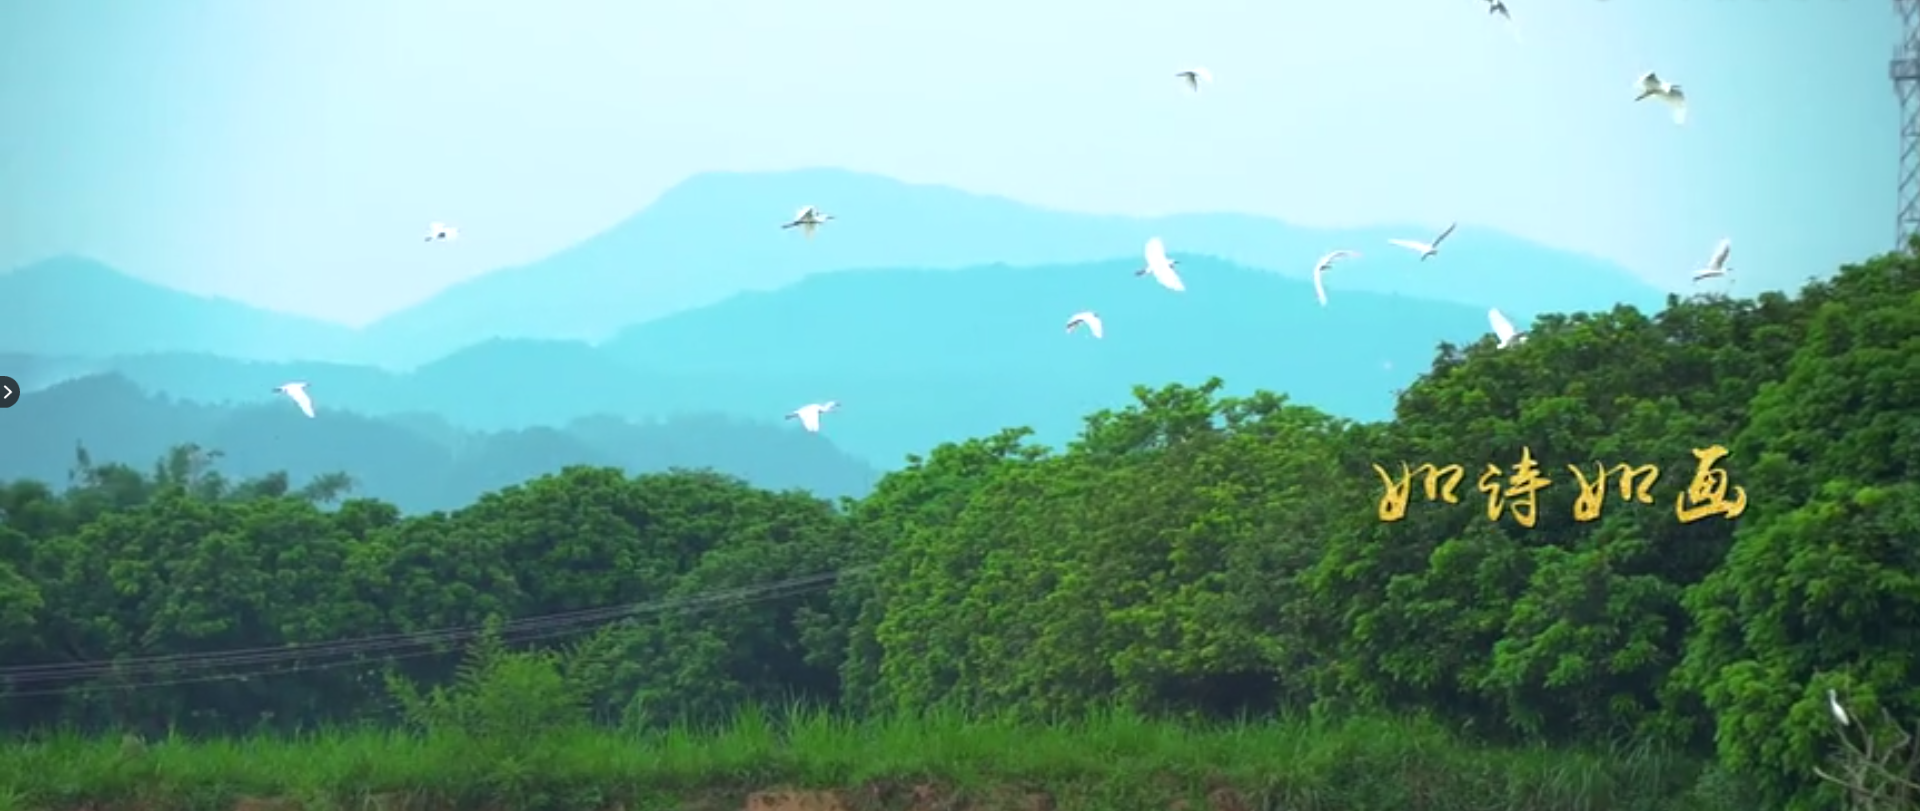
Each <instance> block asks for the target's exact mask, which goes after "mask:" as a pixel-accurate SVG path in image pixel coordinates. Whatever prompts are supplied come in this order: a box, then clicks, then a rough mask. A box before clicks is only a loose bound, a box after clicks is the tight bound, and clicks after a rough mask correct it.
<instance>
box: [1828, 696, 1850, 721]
mask: <svg viewBox="0 0 1920 811" xmlns="http://www.w3.org/2000/svg"><path fill="white" fill-rule="evenodd" d="M1827 709H1828V710H1831V711H1833V720H1835V721H1838V722H1840V725H1841V726H1846V725H1847V724H1848V723H1850V722H1849V721H1848V719H1847V708H1846V707H1842V706H1840V694H1838V693H1835V692H1834V691H1833V690H1831V689H1829V690H1828V691H1827Z"/></svg>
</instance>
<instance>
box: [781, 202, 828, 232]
mask: <svg viewBox="0 0 1920 811" xmlns="http://www.w3.org/2000/svg"><path fill="white" fill-rule="evenodd" d="M832 219H833V215H832V214H822V213H820V209H817V208H814V207H813V206H801V207H800V210H799V211H798V212H795V213H794V215H793V221H792V222H789V223H787V224H786V225H782V226H780V227H781V228H796V227H797V228H799V229H800V233H803V234H806V236H807V238H808V239H812V238H813V229H815V228H819V227H820V226H822V225H825V224H826V223H827V222H828V221H829V220H832Z"/></svg>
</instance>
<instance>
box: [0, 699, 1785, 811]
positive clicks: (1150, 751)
mask: <svg viewBox="0 0 1920 811" xmlns="http://www.w3.org/2000/svg"><path fill="white" fill-rule="evenodd" d="M1698 777H1699V764H1697V763H1694V762H1691V761H1689V760H1687V759H1685V758H1681V757H1678V756H1670V755H1667V754H1663V753H1660V752H1656V751H1651V750H1645V749H1642V750H1632V751H1617V752H1599V751H1572V750H1561V749H1494V748H1486V747H1480V746H1473V745H1469V744H1467V743H1464V742H1462V741H1461V740H1459V739H1458V738H1456V737H1454V736H1452V735H1450V734H1448V733H1447V732H1446V731H1445V730H1443V729H1442V728H1440V727H1438V726H1435V725H1432V724H1428V723H1425V722H1421V721H1416V720H1408V719H1387V718H1367V719H1355V720H1349V721H1344V722H1339V723H1327V722H1316V721H1309V720H1280V721H1266V722H1249V723H1241V724H1233V725H1220V726H1206V727H1200V726H1192V725H1182V724H1176V723H1172V722H1163V721H1154V720H1148V719H1145V718H1142V717H1140V716H1137V715H1132V714H1128V713H1124V712H1113V713H1106V714H1102V715H1099V716H1096V717H1092V718H1088V719H1085V720H1082V721H1077V722H1073V723H1057V724H1045V725H1039V724H1023V723H1018V722H1014V721H1009V720H1001V719H995V718H971V717H965V716H963V715H961V714H959V713H933V714H929V715H925V716H919V717H900V718H891V719H880V720H873V721H864V722H854V721H847V720H844V719H841V718H837V717H835V716H833V715H831V714H828V713H825V712H815V711H809V710H805V709H794V710H790V711H787V712H784V713H767V712H764V711H760V710H756V709H748V710H746V711H743V712H742V713H741V714H740V715H739V716H738V717H736V718H735V719H733V721H732V722H731V723H729V724H726V725H723V726H721V727H718V728H711V729H694V728H676V729H668V730H664V731H653V732H647V733H632V732H622V731H615V730H609V729H605V728H573V729H567V730H563V731H556V732H551V733H544V734H538V735H529V736H527V737H518V736H516V737H513V738H510V739H492V740H480V739H476V738H474V737H473V736H471V735H461V734H450V733H440V734H411V733H403V732H396V731H386V730H361V731H353V730H341V731H334V732H328V733H324V734H315V735H311V736H305V737H300V738H295V739H288V738H274V737H254V738H243V739H226V740H208V741H189V740H185V739H179V738H175V739H169V740H163V741H158V742H154V743H150V744H148V745H146V746H144V747H141V746H127V745H124V744H123V743H122V742H121V741H119V740H109V739H97V738H85V737H79V736H52V737H46V738H41V739H37V740H33V741H23V742H14V743H11V744H6V745H4V746H0V811H27V809H37V810H38V811H76V810H77V809H82V808H88V809H113V808H138V809H142V811H232V809H234V808H235V805H236V803H238V802H240V801H242V800H243V799H246V798H252V799H273V800H279V801H284V802H285V803H287V804H290V805H293V806H297V807H299V808H300V809H303V811H334V809H340V810H341V811H345V810H346V809H352V810H353V811H363V810H370V809H385V810H386V811H393V810H394V809H421V810H422V811H424V810H426V809H432V810H433V811H447V810H448V809H489V810H490V811H602V810H603V809H608V808H615V807H620V808H626V809H631V810H633V811H641V810H643V809H688V808H695V809H699V808H713V809H719V808H729V809H737V808H740V807H741V803H742V800H743V799H744V797H745V795H746V794H747V793H748V792H751V791H756V790H763V789H772V788H797V789H839V790H844V796H845V798H846V802H847V803H848V805H849V807H850V808H852V809H855V810H856V811H863V810H864V809H873V810H874V811H877V810H878V809H883V808H907V807H909V806H911V805H912V802H911V797H910V794H911V791H910V789H912V788H913V787H916V786H929V785H931V786H935V787H937V788H936V791H938V792H940V794H941V797H942V798H943V800H946V801H948V802H950V803H951V804H950V805H947V806H946V807H948V808H953V809H969V808H971V809H994V808H1002V807H1008V808H1011V807H1014V806H1015V805H1017V804H1016V803H1014V802H1012V801H1011V800H1009V799H1008V798H1010V797H1015V796H1019V797H1025V796H1026V795H1027V794H1029V793H1034V792H1045V793H1048V794H1050V795H1051V796H1052V798H1053V801H1054V804H1055V807H1057V808H1059V809H1061V810H1062V811H1072V809H1096V810H1099V811H1105V810H1106V809H1113V810H1114V811H1121V810H1122V809H1124V810H1125V811H1140V810H1141V809H1164V808H1168V807H1170V806H1171V805H1172V804H1174V803H1175V802H1176V801H1179V800H1187V801H1188V802H1189V803H1191V805H1190V806H1189V807H1191V808H1193V809H1195V811H1205V809H1208V808H1209V807H1215V808H1219V807H1221V803H1220V799H1221V798H1222V797H1223V796H1237V797H1238V798H1239V799H1240V801H1241V804H1240V805H1239V807H1240V808H1245V809H1275V810H1276V811H1277V810H1278V809H1285V811H1420V810H1422V809H1433V810H1434V811H1452V810H1453V809H1459V810H1460V811H1468V809H1471V810H1472V811H1612V810H1614V809H1622V810H1631V811H1662V810H1663V809H1684V810H1685V811H1718V808H1719V803H1716V802H1714V801H1713V799H1712V798H1711V797H1706V796H1704V795H1702V794H1700V793H1698V792H1692V791H1691V790H1690V789H1691V788H1692V786H1693V785H1694V784H1695V782H1696V780H1697V778H1698ZM1222 792H1225V793H1226V794H1222ZM1209 797H1212V798H1213V799H1214V802H1213V803H1212V805H1211V806H1210V805H1209V804H1208V798H1209ZM1742 811H1749V810H1747V809H1742Z"/></svg>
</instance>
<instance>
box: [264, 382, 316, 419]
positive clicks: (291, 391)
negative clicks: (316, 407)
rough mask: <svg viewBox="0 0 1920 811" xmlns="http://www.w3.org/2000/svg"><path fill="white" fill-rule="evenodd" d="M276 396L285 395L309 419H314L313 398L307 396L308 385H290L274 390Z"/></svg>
mask: <svg viewBox="0 0 1920 811" xmlns="http://www.w3.org/2000/svg"><path fill="white" fill-rule="evenodd" d="M273 391H274V393H275V394H284V395H286V396H287V397H288V398H289V399H291V400H293V404H294V405H297V406H299V407H300V411H301V412H302V413H304V414H306V415H307V417H308V418H309V419H311V418H312V417H313V398H312V397H308V396H307V384H305V383H288V384H286V385H284V386H280V387H278V388H276V389H274V390H273Z"/></svg>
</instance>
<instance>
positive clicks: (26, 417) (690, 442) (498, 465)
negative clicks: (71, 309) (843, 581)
mask: <svg viewBox="0 0 1920 811" xmlns="http://www.w3.org/2000/svg"><path fill="white" fill-rule="evenodd" d="M320 408H321V412H322V416H323V417H324V419H322V418H319V417H316V418H314V419H307V418H306V417H305V416H303V415H302V414H300V412H299V411H298V410H297V409H296V408H294V407H293V404H292V403H290V402H286V401H284V400H281V399H277V398H269V399H264V400H261V401H257V402H253V403H246V404H241V405H238V406H223V405H207V404H200V403H193V402H186V401H180V400H175V399H172V398H166V397H156V396H154V395H151V394H148V393H146V392H143V391H141V390H140V387H138V386H136V385H135V384H134V383H133V382H131V381H129V380H127V379H125V378H124V377H122V376H119V375H113V374H107V375H95V376H88V377H82V378H79V379H76V380H71V381H68V382H65V383H62V384H60V385H57V386H54V387H52V388H50V389H46V390H44V391H41V392H38V393H36V394H34V395H31V396H27V397H23V398H21V400H20V402H18V403H16V404H15V405H14V406H13V407H12V408H10V409H7V411H6V412H4V414H3V415H0V416H4V419H0V430H4V431H6V432H7V433H6V437H7V440H6V448H5V450H6V452H5V453H0V481H5V480H10V479H16V478H27V479H36V480H39V481H45V482H49V483H53V484H59V483H63V482H65V481H66V472H67V470H68V469H69V467H70V466H71V464H72V463H73V460H74V449H75V447H76V444H79V445H84V446H85V447H86V448H87V450H88V453H89V454H90V455H91V456H92V457H93V459H95V460H96V461H100V462H120V463H124V464H128V465H132V466H135V467H139V468H144V467H146V466H148V465H151V464H152V463H153V462H154V460H156V459H158V458H160V456H161V455H162V454H163V453H165V451H166V450H167V449H168V448H170V447H172V446H175V445H179V444H184V443H196V444H199V445H200V446H202V447H204V448H208V449H213V450H218V451H220V452H221V453H222V454H223V457H222V462H221V469H222V471H223V472H224V473H226V474H227V475H229V476H233V477H237V478H247V477H252V476H258V475H262V474H266V473H270V472H274V471H286V472H287V473H288V474H289V475H290V476H291V477H292V478H293V480H295V481H304V480H307V479H310V478H312V477H313V476H317V475H321V474H325V473H331V472H336V471H338V472H344V473H347V474H348V475H350V476H352V477H353V478H354V480H355V482H356V487H355V488H354V495H362V496H373V497H376V498H381V499H384V500H387V501H389V502H391V503H393V504H395V505H396V506H399V507H400V508H402V509H403V510H407V511H409V512H420V511H426V510H435V509H452V508H454V507H458V506H462V505H465V504H468V503H471V502H472V501H473V499H475V498H478V497H479V496H480V495H481V494H482V493H486V492H489V491H492V490H496V489H498V488H501V487H505V486H508V485H511V484H517V483H519V482H522V481H525V480H527V479H530V478H534V477H537V476H540V475H542V474H545V473H552V472H556V471H558V470H560V469H561V468H563V467H567V466H570V465H594V466H606V467H620V468H625V469H626V470H628V472H630V473H646V472H657V471H662V470H667V469H670V468H711V469H714V470H717V471H719V472H722V473H726V474H729V475H733V476H737V477H739V478H742V479H744V480H746V481H748V482H750V483H753V484H755V485H758V486H761V487H766V488H769V489H776V490H777V489H787V488H800V489H805V490H809V491H812V492H813V493H814V494H815V495H818V496H821V497H823V498H837V497H840V496H856V495H860V494H861V493H864V492H865V491H866V490H867V489H868V488H869V487H871V486H872V484H873V482H874V481H875V480H876V479H877V478H878V476H879V473H878V471H876V470H874V469H873V468H872V467H870V466H868V465H866V464H864V463H862V462H860V461H858V460H856V459H854V458H852V457H850V456H848V455H847V454H845V453H844V452H842V451H840V450H839V449H838V448H836V447H835V446H834V444H833V442H832V440H831V439H830V438H827V437H822V436H815V435H809V434H803V433H795V432H791V431H780V430H777V429H776V428H774V427H772V426H769V425H766V424H764V423H755V422H748V421H741V420H736V419H732V418H728V417H726V416H723V415H713V414H699V415H686V416H682V417H678V418H675V419H673V420H670V421H647V422H640V423H634V422H629V421H625V420H620V419H617V418H613V417H606V416H592V417H583V418H579V419H574V420H570V421H568V422H566V423H563V424H558V425H555V426H552V427H545V426H540V427H527V428H521V429H517V430H509V431H494V432H474V431H469V430H463V429H461V428H459V427H457V426H453V425H448V424H447V423H446V422H445V421H444V420H442V419H440V418H438V417H435V416H431V415H425V414H419V413H404V414H391V415H386V416H381V417H369V416H365V415H361V414H356V413H354V412H352V411H351V410H347V409H344V408H341V407H340V406H339V404H338V403H328V402H326V401H325V400H322V402H321V406H320ZM27 425H30V426H31V430H17V429H16V428H14V426H27Z"/></svg>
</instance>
